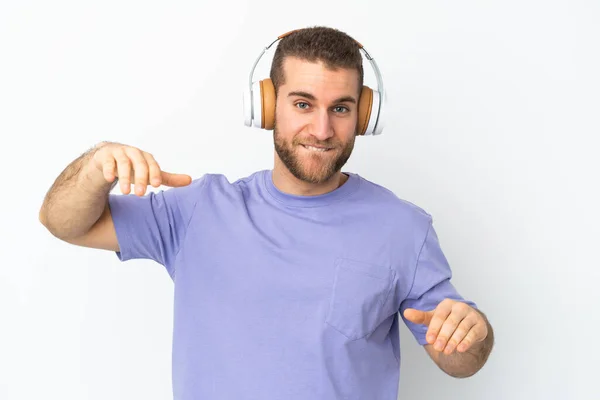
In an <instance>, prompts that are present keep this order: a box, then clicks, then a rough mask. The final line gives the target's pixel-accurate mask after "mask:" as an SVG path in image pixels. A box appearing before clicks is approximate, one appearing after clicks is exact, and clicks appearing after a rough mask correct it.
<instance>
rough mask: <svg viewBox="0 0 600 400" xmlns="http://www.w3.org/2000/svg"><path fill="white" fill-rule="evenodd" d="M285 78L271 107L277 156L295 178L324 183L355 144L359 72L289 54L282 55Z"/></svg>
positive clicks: (341, 163)
mask: <svg viewBox="0 0 600 400" xmlns="http://www.w3.org/2000/svg"><path fill="white" fill-rule="evenodd" d="M283 67H284V74H285V83H284V84H283V85H281V86H280V87H279V91H278V95H277V102H276V108H275V127H274V142H275V151H276V153H277V156H278V157H279V159H280V160H281V162H282V163H283V165H285V167H286V168H287V169H288V170H289V171H290V172H291V173H292V174H293V175H294V176H295V177H296V178H297V179H299V180H302V181H304V182H308V183H315V184H319V183H324V182H327V181H328V180H329V179H331V178H332V177H333V176H334V175H335V174H336V173H337V172H338V171H339V170H340V169H341V168H342V167H343V166H344V165H345V164H346V162H347V161H348V159H349V158H350V154H351V153H352V150H353V148H354V140H355V132H356V124H357V115H358V114H357V109H358V93H359V90H358V78H359V75H358V71H356V70H350V69H337V70H330V69H327V68H326V67H325V65H324V64H322V63H320V62H318V63H313V62H308V61H304V60H300V59H297V58H294V57H286V59H285V60H284V64H283Z"/></svg>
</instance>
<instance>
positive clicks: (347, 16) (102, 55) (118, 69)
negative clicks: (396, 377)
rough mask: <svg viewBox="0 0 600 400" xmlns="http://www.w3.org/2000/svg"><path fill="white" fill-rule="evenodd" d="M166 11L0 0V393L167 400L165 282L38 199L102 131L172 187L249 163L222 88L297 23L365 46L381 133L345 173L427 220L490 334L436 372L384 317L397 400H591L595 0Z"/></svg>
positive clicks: (266, 135)
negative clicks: (59, 219)
mask: <svg viewBox="0 0 600 400" xmlns="http://www.w3.org/2000/svg"><path fill="white" fill-rule="evenodd" d="M168 4H169V5H167V2H164V3H163V4H157V2H142V1H138V2H133V1H103V2H94V3H92V2H82V1H70V2H68V1H53V2H42V1H37V2H32V1H18V2H17V1H4V2H2V3H1V4H0V135H1V141H0V149H1V157H0V168H1V169H0V171H1V172H2V174H3V178H4V179H3V183H4V190H3V193H2V196H1V198H0V201H1V207H0V209H1V212H2V219H1V221H2V224H0V233H1V235H2V240H1V242H0V246H1V249H0V250H1V254H2V261H1V263H0V324H1V325H0V399H7V400H13V399H15V400H16V399H18V400H21V399H42V398H44V399H58V398H60V399H63V400H71V399H73V400H75V399H77V400H82V399H90V400H91V399H94V400H96V399H97V400H105V399H114V400H116V399H168V398H171V386H170V384H171V376H170V350H171V322H172V321H171V317H172V309H171V307H172V297H171V296H172V291H173V287H172V282H171V281H170V279H169V277H168V275H167V273H166V271H165V270H164V269H163V268H162V267H161V266H160V265H158V264H155V263H153V262H149V261H129V262H127V263H120V262H119V261H118V260H117V258H116V256H115V255H114V254H112V253H109V252H104V251H101V250H91V249H84V248H78V247H75V246H72V245H69V244H66V243H63V242H60V241H59V240H57V239H55V238H54V237H52V236H51V235H50V234H49V233H48V232H47V231H46V230H45V228H44V227H43V226H42V225H41V224H40V223H39V222H38V211H39V207H40V205H41V203H42V200H43V196H44V195H45V192H46V191H47V190H48V188H49V187H50V185H51V184H52V183H53V181H54V179H55V178H56V177H57V176H58V174H59V173H60V172H61V171H62V170H63V169H64V168H65V167H66V166H67V164H68V163H69V162H71V161H72V160H73V159H75V158H76V157H77V156H78V155H80V154H81V153H82V152H84V151H85V150H87V149H88V148H89V147H91V146H92V145H94V144H96V143H97V142H99V141H101V140H114V141H119V142H123V143H127V144H130V145H135V146H138V147H140V148H142V149H144V150H147V151H149V152H151V153H153V154H154V155H155V156H156V157H157V159H158V160H159V162H160V163H161V165H162V167H163V168H164V169H165V170H168V171H171V172H183V173H187V174H190V175H192V176H193V177H194V178H197V177H199V176H200V175H202V174H204V173H207V172H218V173H223V174H226V175H227V176H228V177H229V178H230V180H234V179H237V178H238V177H242V176H245V175H248V174H250V173H251V172H253V171H255V170H258V169H263V168H270V167H271V166H272V161H273V148H272V137H271V134H270V132H264V131H259V130H256V129H251V128H246V127H244V126H243V123H242V108H241V104H242V89H243V86H242V85H243V84H244V83H245V81H246V80H247V74H248V71H249V68H250V66H251V64H252V62H253V61H254V59H255V57H256V56H257V55H258V53H259V52H260V51H261V49H262V48H263V47H264V46H266V45H267V44H269V43H270V42H271V41H272V40H273V39H274V38H275V37H276V36H277V35H279V34H281V33H283V32H287V31H289V30H291V29H295V28H299V27H305V26H310V25H319V24H322V25H328V26H332V27H336V28H339V29H341V30H344V31H346V32H348V33H349V34H351V35H352V36H353V37H354V38H356V39H357V40H359V41H360V42H361V43H363V44H364V45H365V47H366V49H367V50H368V51H369V52H370V53H371V54H372V55H373V56H375V57H376V59H377V61H378V64H379V67H380V69H381V71H382V74H383V76H384V80H385V83H386V88H387V90H388V108H387V110H388V112H387V117H388V119H387V126H386V129H385V131H384V134H383V135H382V136H379V137H368V138H359V140H357V146H356V150H355V153H354V154H353V156H352V158H351V159H350V162H349V163H348V165H347V167H346V169H347V170H352V171H355V172H358V173H359V174H361V175H362V176H364V177H366V178H368V179H371V180H373V181H375V182H377V183H379V184H381V185H384V186H386V187H388V188H390V189H391V190H393V191H394V192H395V193H396V194H397V195H398V196H399V197H401V198H404V199H406V200H409V201H411V202H414V203H416V204H417V205H419V206H421V207H423V208H424V209H425V210H427V211H428V212H430V213H431V214H432V215H433V217H434V224H435V226H436V229H437V231H438V233H439V235H440V240H441V243H442V247H443V249H444V251H445V252H446V255H447V257H448V259H449V261H450V262H451V264H452V267H453V271H454V279H453V282H454V284H455V285H456V286H457V287H458V288H459V290H460V291H461V293H462V294H463V295H464V296H466V297H468V298H471V299H473V300H474V301H476V302H477V303H478V305H479V306H480V307H481V309H482V310H483V311H484V312H486V313H487V314H488V316H489V318H490V320H491V322H492V324H493V326H494V328H495V332H496V338H497V343H496V347H495V350H494V352H493V354H492V356H491V358H490V360H489V362H488V364H487V365H486V366H485V368H484V369H483V370H481V371H480V372H479V373H478V374H477V375H475V376H473V377H472V378H469V379H466V380H456V379H454V378H451V377H449V376H447V375H445V374H444V373H443V372H441V371H440V370H439V369H437V367H436V366H435V365H434V364H433V363H432V362H431V361H430V359H429V358H428V356H427V355H426V353H425V352H424V351H423V350H422V349H421V348H419V346H418V345H417V344H416V342H415V341H414V339H413V338H412V337H411V336H410V335H409V334H408V330H407V329H406V327H405V326H404V325H402V331H401V337H402V339H401V343H402V352H403V353H402V357H403V359H402V375H401V379H400V398H401V399H433V398H444V399H473V400H475V399H477V400H480V399H484V398H485V399H494V400H496V399H511V400H514V399H528V400H529V399H544V400H548V399H590V400H591V399H598V398H600V389H598V384H597V375H598V371H599V366H598V360H599V359H600V357H599V355H600V354H599V348H600V345H599V344H598V338H599V335H598V329H599V328H600V323H599V319H600V311H599V307H600V295H599V287H598V282H599V278H600V261H599V258H598V255H597V252H596V251H595V249H597V247H598V242H599V241H600V240H599V239H600V228H599V226H600V224H599V223H600V212H599V211H598V206H599V204H600V202H599V200H600V196H599V194H598V192H599V190H598V172H599V171H600V162H599V157H598V149H599V146H598V136H599V135H600V123H599V122H598V115H599V109H600V79H599V77H598V73H599V71H600V55H599V52H600V51H599V48H600V45H599V43H600V28H599V27H598V20H600V5H599V3H598V2H596V1H592V0H590V1H573V0H571V1H566V0H563V1H541V0H539V1H533V0H525V1H524V0H518V1H516V0H513V1H510V0H503V1H489V0H487V1H475V0H473V1H463V0H460V1H418V2H417V1H412V2H406V1H398V2H396V1H394V2H392V1H389V2H388V1H373V0H369V1H348V0H347V1H343V2H326V1H322V0H318V1H313V0H305V1H303V2H288V3H284V2H283V1H256V0H255V1H248V2H244V1H233V2H198V1H195V2H191V1H190V2H186V3H183V2H169V3H168ZM271 55H272V54H271ZM268 61H269V58H267V59H263V62H262V63H261V66H262V67H261V68H259V70H258V75H257V77H258V78H263V77H265V76H266V75H264V74H265V73H266V71H267V70H268ZM367 72H368V73H370V70H369V69H367ZM366 83H367V84H369V85H371V86H373V85H375V82H374V80H373V79H372V75H367V82H366Z"/></svg>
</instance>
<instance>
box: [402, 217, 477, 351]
mask: <svg viewBox="0 0 600 400" xmlns="http://www.w3.org/2000/svg"><path fill="white" fill-rule="evenodd" d="M451 278H452V271H451V269H450V265H449V264H448V261H447V259H446V257H445V255H444V253H443V251H442V249H441V246H440V242H439V240H438V236H437V233H436V231H435V229H434V228H433V226H432V224H431V222H430V224H429V228H428V230H427V233H426V236H425V240H424V241H423V245H422V247H421V250H420V253H419V256H418V258H417V264H416V269H415V276H414V281H413V284H412V288H411V289H410V292H409V294H408V295H407V297H406V298H405V299H404V301H402V303H401V304H400V316H401V317H402V319H403V320H404V323H405V324H406V326H407V327H408V329H409V330H410V331H411V332H412V334H413V336H414V337H415V339H416V340H417V342H418V343H419V344H420V345H424V344H427V340H426V339H425V335H426V333H427V326H425V325H418V324H414V323H412V322H410V321H408V320H407V319H406V318H405V317H404V311H405V310H406V309H407V308H414V309H417V310H422V311H431V310H433V309H435V308H436V307H437V305H438V304H439V303H440V302H441V301H442V300H444V299H447V298H450V299H453V300H457V301H462V302H465V303H467V304H468V305H470V306H471V307H473V308H477V305H476V304H475V303H474V302H472V301H469V300H465V299H464V298H463V297H462V296H461V295H460V294H459V293H458V291H457V290H456V288H455V287H454V286H453V285H452V283H451Z"/></svg>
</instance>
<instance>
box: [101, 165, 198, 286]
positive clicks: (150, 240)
mask: <svg viewBox="0 0 600 400" xmlns="http://www.w3.org/2000/svg"><path fill="white" fill-rule="evenodd" d="M206 179H207V177H206V176H204V177H202V178H200V179H196V180H193V181H192V183H190V184H189V185H187V186H183V187H174V188H169V189H166V190H161V191H158V192H150V193H148V194H147V195H145V196H142V197H140V196H137V195H135V194H128V195H124V194H109V198H108V204H109V208H110V212H111V216H112V220H113V224H114V226H115V231H116V234H117V241H118V242H119V251H118V252H116V255H117V257H118V258H119V259H120V260H121V261H127V260H132V259H148V260H153V261H156V262H157V263H159V264H161V265H163V266H164V267H165V268H166V269H167V271H168V273H169V275H170V276H171V278H173V277H174V274H175V268H174V260H175V257H176V255H177V253H178V251H179V248H180V246H181V245H182V243H183V241H184V239H185V237H186V234H187V230H188V225H189V223H190V220H191V218H192V215H193V212H194V209H195V206H196V203H197V202H198V200H199V199H200V198H201V197H202V190H203V188H204V187H205V186H206Z"/></svg>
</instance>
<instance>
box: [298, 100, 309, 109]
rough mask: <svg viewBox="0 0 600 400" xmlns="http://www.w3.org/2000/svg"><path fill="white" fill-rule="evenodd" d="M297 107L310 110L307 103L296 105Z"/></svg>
mask: <svg viewBox="0 0 600 400" xmlns="http://www.w3.org/2000/svg"><path fill="white" fill-rule="evenodd" d="M296 107H298V108H301V109H303V110H305V109H306V108H308V103H305V102H303V101H301V102H299V103H296Z"/></svg>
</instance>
